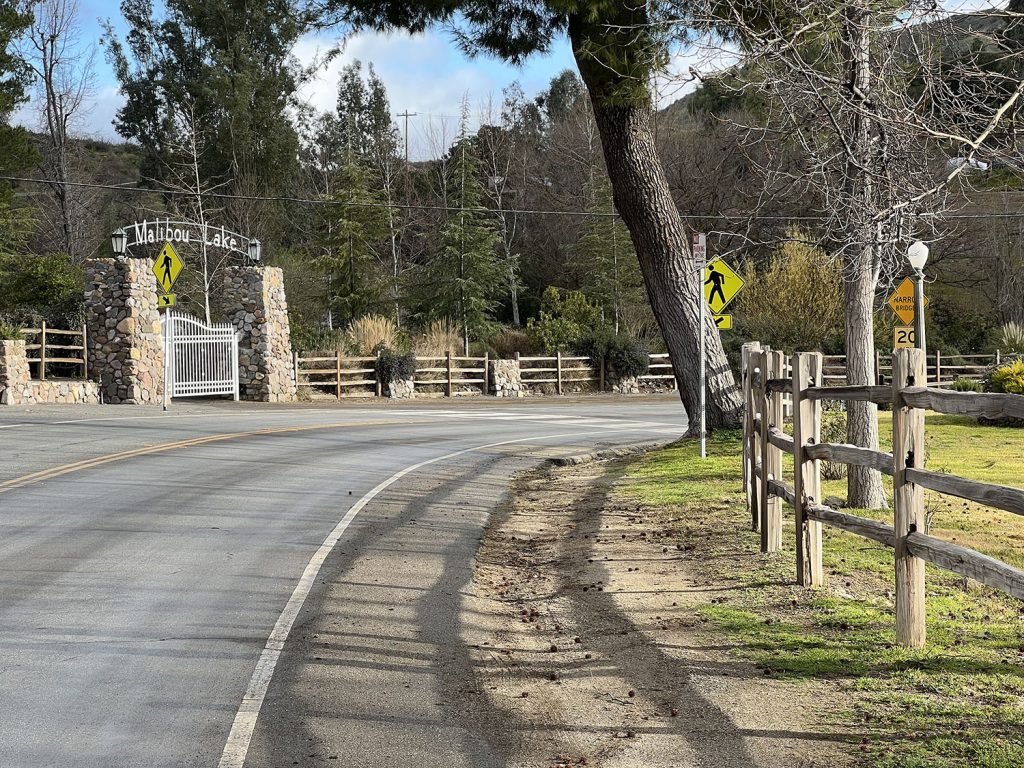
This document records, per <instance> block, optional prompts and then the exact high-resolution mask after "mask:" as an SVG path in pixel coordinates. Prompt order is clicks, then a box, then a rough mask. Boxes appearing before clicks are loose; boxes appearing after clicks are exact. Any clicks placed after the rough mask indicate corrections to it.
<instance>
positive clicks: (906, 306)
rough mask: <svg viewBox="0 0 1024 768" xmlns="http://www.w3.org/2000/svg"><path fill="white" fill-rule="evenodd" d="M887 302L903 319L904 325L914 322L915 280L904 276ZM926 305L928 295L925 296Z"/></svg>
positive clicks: (897, 315)
mask: <svg viewBox="0 0 1024 768" xmlns="http://www.w3.org/2000/svg"><path fill="white" fill-rule="evenodd" d="M886 303H887V304H888V305H889V306H890V307H891V308H892V311H893V312H895V313H896V317H898V318H899V319H900V320H902V321H903V323H904V325H910V324H911V323H913V322H914V281H913V280H911V279H910V278H909V277H905V278H903V282H902V283H900V284H899V286H898V287H897V288H896V290H895V291H893V292H892V295H891V296H890V297H889V298H888V300H887V301H886ZM924 305H925V306H926V307H927V306H928V297H927V296H925V299H924Z"/></svg>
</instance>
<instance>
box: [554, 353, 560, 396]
mask: <svg viewBox="0 0 1024 768" xmlns="http://www.w3.org/2000/svg"><path fill="white" fill-rule="evenodd" d="M555 381H556V384H555V391H556V392H557V393H558V394H562V351H561V350H557V351H556V352H555Z"/></svg>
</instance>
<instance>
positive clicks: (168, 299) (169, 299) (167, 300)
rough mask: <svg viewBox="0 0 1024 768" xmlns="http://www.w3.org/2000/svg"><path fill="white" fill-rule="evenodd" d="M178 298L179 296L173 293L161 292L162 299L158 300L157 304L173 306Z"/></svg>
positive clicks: (160, 297)
mask: <svg viewBox="0 0 1024 768" xmlns="http://www.w3.org/2000/svg"><path fill="white" fill-rule="evenodd" d="M177 298H178V297H177V296H175V295H174V294H173V293H161V294H160V296H159V299H160V301H159V302H157V306H159V307H173V306H174V303H175V301H177Z"/></svg>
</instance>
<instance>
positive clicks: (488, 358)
mask: <svg viewBox="0 0 1024 768" xmlns="http://www.w3.org/2000/svg"><path fill="white" fill-rule="evenodd" d="M490 362H491V353H490V352H484V394H485V395H486V394H488V393H489V392H490V391H491V384H490V374H489V373H488V370H487V369H488V368H490Z"/></svg>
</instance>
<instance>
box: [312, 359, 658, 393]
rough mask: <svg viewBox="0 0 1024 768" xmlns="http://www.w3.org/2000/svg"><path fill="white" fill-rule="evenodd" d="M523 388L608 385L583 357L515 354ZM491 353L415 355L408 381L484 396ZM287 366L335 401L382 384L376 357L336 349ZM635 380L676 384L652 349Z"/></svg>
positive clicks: (598, 369) (375, 390) (561, 390)
mask: <svg viewBox="0 0 1024 768" xmlns="http://www.w3.org/2000/svg"><path fill="white" fill-rule="evenodd" d="M515 359H516V360H517V361H518V362H519V370H520V375H521V378H522V383H523V386H525V387H539V386H552V387H553V388H554V390H555V392H556V393H558V394H559V395H561V394H563V393H564V392H565V390H566V389H567V388H572V387H573V386H574V385H579V384H586V385H589V386H592V387H595V388H596V389H597V391H598V392H604V391H605V390H606V389H607V383H606V380H605V371H604V368H605V366H604V365H594V364H593V363H592V362H591V360H590V358H588V357H574V356H569V355H563V354H561V353H558V354H556V355H553V356H550V357H535V356H529V357H527V356H522V355H519V354H518V353H516V355H515ZM490 361H491V357H490V356H489V355H486V354H485V355H484V356H482V357H462V356H459V355H454V354H451V353H447V354H446V355H444V356H443V357H441V356H435V357H417V358H416V373H415V375H414V378H413V381H414V382H415V384H416V386H417V387H425V388H427V389H426V391H427V393H429V392H430V391H432V390H434V391H439V392H440V393H441V394H443V395H444V396H446V397H452V395H453V393H457V392H460V391H461V392H466V391H470V392H471V391H473V390H477V389H479V391H480V393H482V394H487V393H488V391H489V389H490V379H489V375H490V374H489V370H490ZM292 365H293V367H294V370H295V379H296V383H297V385H298V386H299V387H304V388H309V389H315V390H319V391H321V392H333V394H334V396H335V397H336V398H337V399H338V400H342V399H345V398H350V397H370V396H377V397H380V396H381V395H382V394H383V383H382V382H381V381H379V380H378V377H377V358H376V357H347V356H345V355H342V354H340V353H335V354H333V355H320V356H311V357H302V356H300V355H299V354H298V353H295V355H294V359H293V361H292ZM639 381H640V382H647V383H658V382H660V383H671V384H672V386H673V387H675V373H674V369H673V367H672V361H671V360H670V359H669V356H668V354H667V353H652V354H651V356H650V363H649V370H648V372H647V373H646V374H644V375H643V376H640V377H639Z"/></svg>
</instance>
